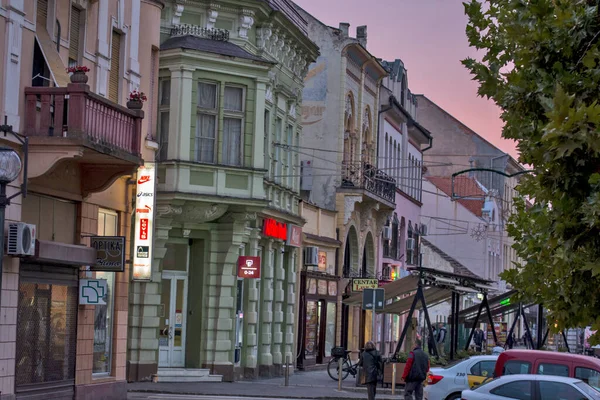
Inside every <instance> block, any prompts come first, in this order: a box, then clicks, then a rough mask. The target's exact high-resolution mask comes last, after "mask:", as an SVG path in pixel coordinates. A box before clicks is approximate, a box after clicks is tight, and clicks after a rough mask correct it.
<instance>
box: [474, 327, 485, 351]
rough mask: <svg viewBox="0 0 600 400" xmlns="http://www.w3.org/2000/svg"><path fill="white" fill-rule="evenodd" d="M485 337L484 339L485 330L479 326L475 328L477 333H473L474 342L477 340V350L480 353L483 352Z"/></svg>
mask: <svg viewBox="0 0 600 400" xmlns="http://www.w3.org/2000/svg"><path fill="white" fill-rule="evenodd" d="M483 339H484V336H483V331H482V330H481V328H480V327H479V326H478V327H477V329H476V330H475V334H474V335H473V342H475V351H476V352H478V353H481V350H482V347H483Z"/></svg>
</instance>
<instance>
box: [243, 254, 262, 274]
mask: <svg viewBox="0 0 600 400" xmlns="http://www.w3.org/2000/svg"><path fill="white" fill-rule="evenodd" d="M238 278H246V279H259V278H260V257H249V256H239V257H238Z"/></svg>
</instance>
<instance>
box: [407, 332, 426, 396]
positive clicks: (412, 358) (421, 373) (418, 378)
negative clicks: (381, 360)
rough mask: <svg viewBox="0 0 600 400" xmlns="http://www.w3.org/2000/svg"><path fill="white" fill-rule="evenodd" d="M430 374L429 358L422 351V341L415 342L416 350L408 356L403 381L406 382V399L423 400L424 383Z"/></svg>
mask: <svg viewBox="0 0 600 400" xmlns="http://www.w3.org/2000/svg"><path fill="white" fill-rule="evenodd" d="M427 372H429V356H427V353H425V352H424V351H423V350H422V349H421V340H420V339H417V340H416V341H415V348H414V349H413V351H411V352H410V354H409V355H408V360H407V361H406V366H405V367H404V373H403V374H402V380H403V381H404V382H406V385H405V386H404V398H405V399H407V400H408V399H413V393H414V394H415V396H414V400H423V382H424V381H425V379H427Z"/></svg>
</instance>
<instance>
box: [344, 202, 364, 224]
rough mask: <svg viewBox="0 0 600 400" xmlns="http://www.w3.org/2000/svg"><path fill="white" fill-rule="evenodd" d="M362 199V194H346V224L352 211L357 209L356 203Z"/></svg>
mask: <svg viewBox="0 0 600 400" xmlns="http://www.w3.org/2000/svg"><path fill="white" fill-rule="evenodd" d="M361 201H362V196H346V197H345V198H344V225H346V224H347V223H348V221H350V217H351V216H352V212H353V211H354V210H355V207H354V206H355V205H356V203H360V202H361Z"/></svg>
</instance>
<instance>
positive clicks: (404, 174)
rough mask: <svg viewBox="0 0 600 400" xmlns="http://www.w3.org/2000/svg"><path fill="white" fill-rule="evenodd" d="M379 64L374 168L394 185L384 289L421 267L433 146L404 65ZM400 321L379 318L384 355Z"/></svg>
mask: <svg viewBox="0 0 600 400" xmlns="http://www.w3.org/2000/svg"><path fill="white" fill-rule="evenodd" d="M382 64H383V65H384V66H385V68H386V70H387V71H388V73H389V75H388V76H387V77H386V78H384V80H383V86H382V88H381V91H380V113H379V114H380V121H379V127H380V129H379V132H378V146H377V147H378V165H379V168H380V169H381V170H383V171H385V172H386V174H388V175H389V176H391V177H392V178H393V179H394V180H395V181H396V201H395V208H394V211H393V212H392V214H391V215H390V217H389V218H388V219H387V221H386V225H385V227H384V229H383V232H382V233H381V235H380V236H379V240H380V242H381V245H380V246H379V253H378V260H379V262H378V263H377V265H378V277H379V280H380V282H381V284H382V285H383V287H384V288H385V283H387V282H390V281H393V280H396V279H400V278H402V277H405V276H407V275H408V274H409V272H408V271H407V269H406V267H408V266H416V265H418V263H419V254H420V250H421V249H420V247H419V243H420V241H419V237H420V236H421V234H422V233H424V232H422V227H421V223H420V214H421V206H422V193H421V190H422V185H421V177H422V173H423V152H424V151H427V150H429V149H430V148H431V146H432V138H431V135H430V133H429V132H428V131H427V130H426V129H424V128H423V127H422V126H421V125H419V124H418V123H417V122H416V118H417V102H416V98H415V96H414V95H413V94H412V93H411V92H410V90H409V88H408V76H407V71H406V69H405V68H404V65H403V63H402V61H401V60H399V59H396V60H394V61H390V62H386V61H384V62H383V63H382ZM389 301H391V299H390V300H389ZM404 322H405V317H404V316H398V315H386V314H381V315H378V317H377V325H376V326H377V335H376V336H375V339H376V343H378V344H379V346H378V348H379V349H380V350H381V351H382V353H383V354H392V353H393V352H394V351H395V349H396V344H397V342H398V340H399V338H400V333H401V330H402V327H403V326H404Z"/></svg>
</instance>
